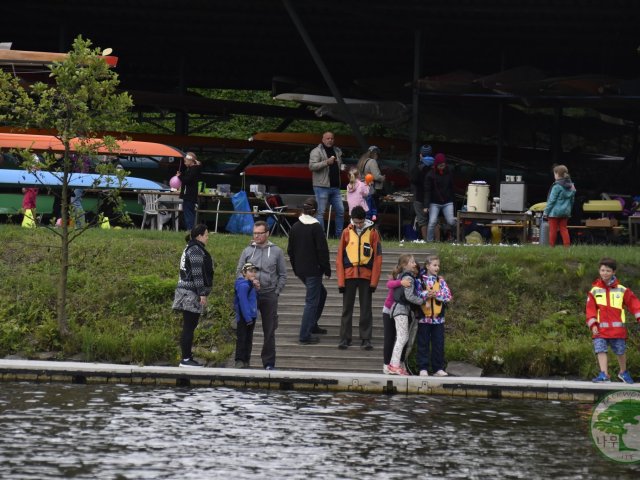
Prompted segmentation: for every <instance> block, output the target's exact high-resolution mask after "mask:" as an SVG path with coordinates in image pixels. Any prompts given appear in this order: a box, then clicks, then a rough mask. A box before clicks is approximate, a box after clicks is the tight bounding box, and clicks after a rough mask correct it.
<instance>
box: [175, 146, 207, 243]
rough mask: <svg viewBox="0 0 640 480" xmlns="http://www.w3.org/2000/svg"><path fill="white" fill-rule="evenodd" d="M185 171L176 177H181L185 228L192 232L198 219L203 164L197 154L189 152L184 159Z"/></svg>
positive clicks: (178, 173)
mask: <svg viewBox="0 0 640 480" xmlns="http://www.w3.org/2000/svg"><path fill="white" fill-rule="evenodd" d="M184 166H185V169H184V170H183V171H182V172H180V171H178V172H177V173H176V175H177V176H178V177H180V182H181V185H180V198H181V199H182V213H183V215H184V227H185V229H186V230H188V231H191V229H192V228H193V224H194V222H195V219H196V206H197V203H198V180H199V179H200V171H201V170H202V164H201V163H200V162H199V161H198V159H197V157H196V154H195V153H193V152H187V155H186V156H185V157H184Z"/></svg>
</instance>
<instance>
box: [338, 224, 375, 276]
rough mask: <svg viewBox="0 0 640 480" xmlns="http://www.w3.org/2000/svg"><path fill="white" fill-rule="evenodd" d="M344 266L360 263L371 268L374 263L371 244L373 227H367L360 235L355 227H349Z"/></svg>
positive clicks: (353, 265)
mask: <svg viewBox="0 0 640 480" xmlns="http://www.w3.org/2000/svg"><path fill="white" fill-rule="evenodd" d="M344 253H345V255H344V257H343V258H344V260H343V263H344V266H345V267H355V266H358V265H361V266H365V267H369V268H371V266H372V265H373V246H372V245H371V228H370V227H368V228H366V229H365V230H364V231H363V232H362V233H361V234H360V235H358V234H357V233H356V229H355V228H350V229H349V242H348V243H347V246H346V247H345V249H344Z"/></svg>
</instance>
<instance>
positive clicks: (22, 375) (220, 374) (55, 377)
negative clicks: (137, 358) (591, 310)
mask: <svg viewBox="0 0 640 480" xmlns="http://www.w3.org/2000/svg"><path fill="white" fill-rule="evenodd" d="M0 381H1V382H43V383H52V382H58V383H75V384H128V385H147V386H177V387H232V388H259V389H268V390H310V391H318V392H358V393H371V394H387V395H395V394H400V395H411V394H417V395H445V396H451V397H475V398H494V399H500V398H505V399H506V398H508V399H522V400H548V401H570V402H582V403H595V402H597V401H598V400H600V399H601V398H602V397H604V396H605V395H606V394H608V393H610V392H614V391H620V390H636V391H640V385H636V384H631V385H628V384H625V383H622V382H611V383H600V384H596V383H592V382H586V381H575V380H540V379H521V378H493V377H453V376H450V377H432V376H431V377H419V376H408V377H404V376H396V375H384V374H382V373H380V374H374V373H344V372H322V371H317V372H314V371H294V370H273V371H266V370H259V369H235V368H180V367H156V366H136V365H118V364H105V363H82V362H54V361H39V360H0Z"/></svg>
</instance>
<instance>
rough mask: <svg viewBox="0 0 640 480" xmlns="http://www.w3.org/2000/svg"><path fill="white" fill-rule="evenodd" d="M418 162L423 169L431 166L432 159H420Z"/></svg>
mask: <svg viewBox="0 0 640 480" xmlns="http://www.w3.org/2000/svg"><path fill="white" fill-rule="evenodd" d="M420 161H421V162H422V164H423V165H424V166H425V167H430V166H432V165H433V157H422V158H421V159H420Z"/></svg>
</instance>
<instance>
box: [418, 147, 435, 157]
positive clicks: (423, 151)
mask: <svg viewBox="0 0 640 480" xmlns="http://www.w3.org/2000/svg"><path fill="white" fill-rule="evenodd" d="M432 155H433V149H432V148H431V145H426V144H425V145H422V146H421V147H420V156H421V157H430V156H432Z"/></svg>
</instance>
